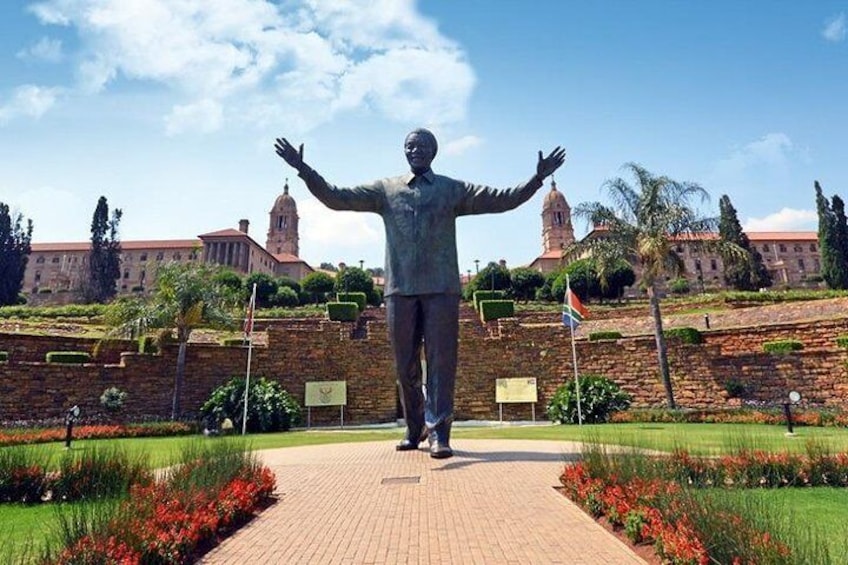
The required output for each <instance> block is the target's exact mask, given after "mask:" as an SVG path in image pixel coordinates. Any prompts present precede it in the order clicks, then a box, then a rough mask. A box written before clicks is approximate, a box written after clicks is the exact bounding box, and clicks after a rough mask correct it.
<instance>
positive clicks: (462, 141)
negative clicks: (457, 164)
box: [442, 135, 483, 156]
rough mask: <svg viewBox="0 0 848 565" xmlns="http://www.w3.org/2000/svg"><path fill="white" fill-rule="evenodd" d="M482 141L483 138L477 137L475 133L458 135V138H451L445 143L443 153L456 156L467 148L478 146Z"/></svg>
mask: <svg viewBox="0 0 848 565" xmlns="http://www.w3.org/2000/svg"><path fill="white" fill-rule="evenodd" d="M482 143H483V139H482V138H480V137H477V136H476V135H466V136H463V137H460V138H458V139H452V140H450V141H448V142H447V143H445V145H444V149H442V151H444V154H445V155H451V156H457V155H462V154H463V153H465V152H466V151H468V150H469V149H472V148H474V147H477V146H479V145H480V144H482Z"/></svg>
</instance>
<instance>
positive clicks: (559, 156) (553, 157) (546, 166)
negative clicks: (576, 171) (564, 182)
mask: <svg viewBox="0 0 848 565" xmlns="http://www.w3.org/2000/svg"><path fill="white" fill-rule="evenodd" d="M564 162H565V149H563V148H562V147H559V146H557V148H556V149H554V150H553V151H551V152H550V154H549V155H548V156H547V157H542V152H541V151H539V162H538V163H537V164H536V176H538V177H539V180H545V178H546V177H548V176H549V175H551V174H553V172H554V171H556V170H557V169H558V168H560V167H561V166H562V164H563V163H564Z"/></svg>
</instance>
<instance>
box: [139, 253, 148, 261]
mask: <svg viewBox="0 0 848 565" xmlns="http://www.w3.org/2000/svg"><path fill="white" fill-rule="evenodd" d="M138 260H139V261H147V253H142V254H141V256H140V257H139V258H138Z"/></svg>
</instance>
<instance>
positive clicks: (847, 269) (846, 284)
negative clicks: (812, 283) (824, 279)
mask: <svg viewBox="0 0 848 565" xmlns="http://www.w3.org/2000/svg"><path fill="white" fill-rule="evenodd" d="M830 203H831V204H830V209H831V210H832V211H833V216H832V220H833V226H832V230H833V245H834V248H835V249H836V251H837V260H836V262H835V269H834V273H835V277H834V280H835V281H836V284H837V286H836V287H835V288H842V289H845V288H848V221H846V218H845V202H843V201H842V199H841V198H840V197H839V196H838V195H833V197H832V198H831V199H830Z"/></svg>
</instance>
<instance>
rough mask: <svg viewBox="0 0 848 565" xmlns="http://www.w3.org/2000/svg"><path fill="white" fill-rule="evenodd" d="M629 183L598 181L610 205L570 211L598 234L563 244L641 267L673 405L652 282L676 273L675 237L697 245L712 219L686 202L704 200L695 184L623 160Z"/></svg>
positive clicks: (664, 380) (662, 373)
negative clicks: (701, 215) (604, 190)
mask: <svg viewBox="0 0 848 565" xmlns="http://www.w3.org/2000/svg"><path fill="white" fill-rule="evenodd" d="M624 168H625V169H626V170H627V171H628V172H629V173H631V174H632V175H633V177H634V180H635V185H631V184H630V183H628V182H627V181H626V180H624V179H622V178H620V177H619V178H615V179H612V180H609V181H607V182H606V183H605V184H604V188H605V189H606V191H607V193H608V195H609V197H610V199H611V200H612V202H613V205H612V206H607V205H605V204H602V203H600V202H587V203H583V204H581V205H579V206H578V207H577V208H576V209H575V210H574V213H575V215H576V216H577V217H580V218H584V219H586V220H588V221H589V222H590V224H591V225H594V226H603V227H604V230H603V231H602V232H601V234H602V235H598V236H597V237H591V238H585V239H583V240H582V241H580V242H578V243H576V244H574V245H573V246H571V248H569V253H570V254H572V255H575V254H576V255H577V256H582V255H583V254H585V253H588V254H590V255H591V256H592V257H594V258H596V260H599V261H603V262H604V263H605V264H611V263H612V262H613V261H615V260H619V259H623V260H627V261H629V262H631V264H634V263H636V262H638V264H639V265H640V266H641V269H642V284H643V285H644V286H645V288H646V290H647V292H648V300H649V303H650V310H651V316H652V318H653V321H654V338H655V340H656V344H657V358H658V362H659V369H660V377H661V379H662V383H663V386H664V388H665V394H666V403H667V404H668V407H669V408H675V407H676V403H675V401H674V390H673V388H672V383H671V373H670V370H669V364H668V350H667V348H666V342H665V338H664V336H663V328H662V314H661V312H660V300H659V296H658V292H657V284H658V283H659V282H660V281H662V280H664V278H665V275H666V274H670V275H672V276H675V277H676V276H679V274H680V273H682V271H683V262H682V260H681V259H680V257H678V256H677V255H676V254H675V252H674V248H675V242H677V241H679V240H681V239H685V240H687V241H691V242H693V245H698V242H701V241H704V239H705V238H704V237H703V236H704V235H705V234H706V233H708V232H710V231H712V230H713V229H714V226H715V223H716V222H715V220H714V219H708V218H701V217H699V215H698V214H697V213H696V211H695V209H694V208H693V207H692V204H691V201H692V200H693V199H699V200H701V201H702V202H703V201H705V200H707V199H708V194H707V192H706V190H704V189H703V188H702V187H701V186H699V185H697V184H695V183H690V182H680V181H675V180H673V179H670V178H669V177H666V176H657V175H654V174H652V173H650V172H649V171H647V170H646V169H645V168H643V167H642V166H640V165H637V164H635V163H628V164H627V165H625V167H624Z"/></svg>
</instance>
